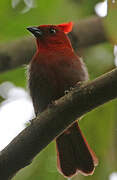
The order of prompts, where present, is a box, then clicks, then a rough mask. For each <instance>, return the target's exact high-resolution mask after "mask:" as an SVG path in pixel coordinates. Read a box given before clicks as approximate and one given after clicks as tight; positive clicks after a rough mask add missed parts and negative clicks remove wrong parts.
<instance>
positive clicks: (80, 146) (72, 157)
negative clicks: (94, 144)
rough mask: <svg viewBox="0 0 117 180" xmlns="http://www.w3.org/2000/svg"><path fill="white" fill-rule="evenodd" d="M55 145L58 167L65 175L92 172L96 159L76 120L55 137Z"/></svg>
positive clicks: (88, 173)
mask: <svg viewBox="0 0 117 180" xmlns="http://www.w3.org/2000/svg"><path fill="white" fill-rule="evenodd" d="M56 147H57V165H58V169H59V171H60V173H62V174H63V175H64V176H65V177H72V176H74V175H75V174H76V173H78V172H80V173H81V174H83V175H86V176H87V175H91V174H93V172H94V169H95V166H96V165H97V164H98V159H97V157H96V155H95V153H94V152H93V151H92V149H91V148H90V146H89V144H88V143H87V141H86V139H85V138H84V136H83V134H82V132H81V130H80V128H79V126H78V123H77V122H75V123H74V124H73V125H72V126H71V127H70V128H69V129H67V130H66V131H65V132H64V133H63V134H61V135H60V136H59V137H58V138H57V139H56Z"/></svg>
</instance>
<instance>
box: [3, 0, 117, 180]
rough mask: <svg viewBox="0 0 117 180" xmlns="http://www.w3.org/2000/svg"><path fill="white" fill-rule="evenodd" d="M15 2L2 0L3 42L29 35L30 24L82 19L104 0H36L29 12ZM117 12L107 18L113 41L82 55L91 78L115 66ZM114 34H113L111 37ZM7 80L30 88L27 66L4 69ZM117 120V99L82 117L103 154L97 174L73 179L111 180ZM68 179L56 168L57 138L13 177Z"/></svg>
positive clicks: (115, 164)
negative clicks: (114, 43) (26, 73)
mask: <svg viewBox="0 0 117 180" xmlns="http://www.w3.org/2000/svg"><path fill="white" fill-rule="evenodd" d="M13 2H14V3H16V2H15V1H7V0H4V1H0V21H1V23H0V43H1V44H2V43H9V42H10V41H13V40H15V39H18V38H21V37H25V36H29V33H28V32H27V30H26V27H27V26H31V25H40V24H49V23H50V24H57V23H62V22H68V21H74V22H78V20H80V19H84V18H87V17H90V16H92V15H95V10H94V8H95V5H96V4H97V3H98V2H100V1H98V0H93V1H92V0H88V1H85V0H56V1H55V0H35V1H34V2H35V3H34V8H31V9H30V10H29V11H27V12H25V7H26V4H25V3H24V1H23V0H21V1H19V3H18V4H17V5H16V6H15V8H13V7H12V5H11V4H12V3H13ZM112 8H113V7H112ZM110 9H111V5H110ZM115 9H116V8H115ZM111 10H113V9H111ZM116 11H117V9H116ZM24 12H25V13H24ZM112 12H113V11H112ZM110 13H111V12H110ZM116 15H117V13H116V12H115V13H111V15H110V16H109V18H107V19H106V21H105V24H106V25H105V32H107V34H108V37H109V39H110V42H106V43H103V44H98V45H95V46H93V47H88V48H86V49H82V56H83V59H84V62H85V63H86V65H87V67H88V71H89V74H90V79H94V78H96V77H98V76H99V75H101V74H103V73H105V72H108V71H109V70H111V69H112V68H114V66H115V65H114V55H113V44H111V43H113V41H114V40H115V37H116V35H117V34H116V31H117V30H116V28H117V24H116V23H115V19H116V17H117V16H116ZM109 22H110V23H109ZM116 22H117V20H116ZM113 32H114V35H113ZM111 36H112V38H110V37H111ZM111 40H112V41H111ZM115 42H116V41H115ZM4 81H11V82H13V83H14V84H15V85H16V86H21V87H23V88H26V86H27V85H26V76H25V68H24V67H19V68H17V69H14V70H12V71H8V72H5V73H1V74H0V83H2V82H4ZM110 90H111V87H110ZM0 101H2V100H0ZM116 120H117V101H116V100H114V101H112V102H109V103H107V104H105V105H103V106H101V107H99V108H97V109H95V110H93V111H92V112H90V113H88V114H87V115H86V116H85V117H84V118H83V119H82V120H81V121H80V127H81V129H82V130H83V133H84V134H85V136H86V137H87V140H88V142H89V144H90V145H91V147H92V149H93V150H94V151H95V152H96V155H97V157H98V158H99V165H98V166H97V167H96V170H95V173H94V175H93V176H89V177H84V176H82V175H77V176H76V177H74V178H73V180H84V179H87V180H99V179H101V180H107V179H109V175H110V174H111V173H112V172H114V171H117V162H116V161H117V143H116V137H117V121H116ZM64 179H65V178H64V177H63V176H62V175H60V174H59V173H58V171H57V168H56V151H55V143H54V142H52V143H51V144H49V145H48V147H46V148H45V149H44V150H43V151H42V152H41V153H40V154H39V155H38V156H37V157H36V158H35V159H34V160H33V162H32V163H31V165H29V166H28V167H26V168H24V169H22V170H21V171H20V172H19V173H17V175H16V176H15V177H14V178H13V180H64Z"/></svg>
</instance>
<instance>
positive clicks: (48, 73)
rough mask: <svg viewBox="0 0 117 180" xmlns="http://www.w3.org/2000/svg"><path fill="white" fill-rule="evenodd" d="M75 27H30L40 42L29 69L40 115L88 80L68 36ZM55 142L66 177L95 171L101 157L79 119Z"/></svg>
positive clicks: (31, 91) (58, 163) (33, 96)
mask: <svg viewBox="0 0 117 180" xmlns="http://www.w3.org/2000/svg"><path fill="white" fill-rule="evenodd" d="M72 28H73V22H67V23H63V24H57V25H53V24H49V25H39V26H32V27H28V28H27V30H28V31H30V32H31V33H32V34H33V35H34V37H35V40H36V45H37V49H36V52H35V54H34V56H33V58H32V60H31V61H30V63H29V69H28V86H29V91H30V96H31V98H32V102H33V106H34V110H35V115H36V116H37V115H38V114H39V113H41V112H43V111H44V110H45V109H46V108H47V107H48V106H49V105H50V104H51V103H52V102H54V101H56V100H57V99H59V98H60V97H62V96H64V94H65V91H67V90H69V89H70V88H72V87H74V86H75V85H76V84H77V83H79V82H82V81H87V80H88V71H87V68H86V66H85V64H84V62H83V60H82V59H81V58H80V57H79V56H78V55H76V53H75V51H74V49H73V48H72V45H71V42H70V39H69V37H68V33H69V32H71V31H72ZM55 121H56V119H55ZM55 141H56V149H57V167H58V170H59V172H60V173H61V174H62V175H63V176H64V177H66V178H72V177H73V176H75V175H76V174H77V173H81V174H83V175H85V176H88V175H92V174H93V173H94V170H95V166H97V164H98V158H97V157H96V155H95V153H94V152H93V150H92V149H91V147H90V146H89V144H88V142H87V141H86V139H85V137H84V135H83V133H82V131H81V129H80V127H79V124H78V121H77V119H76V121H75V122H74V123H73V124H72V125H71V126H70V127H68V128H67V129H66V130H65V131H64V132H63V133H62V134H61V135H59V136H58V137H57V138H56V139H55Z"/></svg>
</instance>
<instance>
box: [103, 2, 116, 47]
mask: <svg viewBox="0 0 117 180" xmlns="http://www.w3.org/2000/svg"><path fill="white" fill-rule="evenodd" d="M108 6H109V11H108V16H107V17H106V19H105V20H104V23H105V31H106V33H107V36H108V38H109V39H110V41H111V42H112V43H113V44H117V1H115V3H112V1H108Z"/></svg>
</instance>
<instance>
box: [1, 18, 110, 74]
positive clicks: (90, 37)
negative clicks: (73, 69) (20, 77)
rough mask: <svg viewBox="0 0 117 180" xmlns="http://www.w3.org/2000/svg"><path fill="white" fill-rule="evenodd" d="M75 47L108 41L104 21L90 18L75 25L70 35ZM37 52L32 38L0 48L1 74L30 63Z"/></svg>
mask: <svg viewBox="0 0 117 180" xmlns="http://www.w3.org/2000/svg"><path fill="white" fill-rule="evenodd" d="M69 37H70V39H71V42H72V44H73V47H74V48H75V49H77V48H83V47H87V46H91V45H95V44H97V43H103V42H105V41H106V40H107V38H106V35H105V32H104V27H103V19H102V18H99V17H90V18H88V19H85V20H80V21H79V22H78V23H75V25H74V28H73V31H72V32H71V33H70V34H69ZM34 52H35V42H34V39H32V38H25V39H20V40H17V41H14V42H11V43H9V44H8V43H7V44H4V45H1V46H0V72H3V71H6V70H9V69H13V68H16V67H18V66H21V65H23V64H27V63H29V61H30V59H31V58H32V56H33V54H34Z"/></svg>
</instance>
